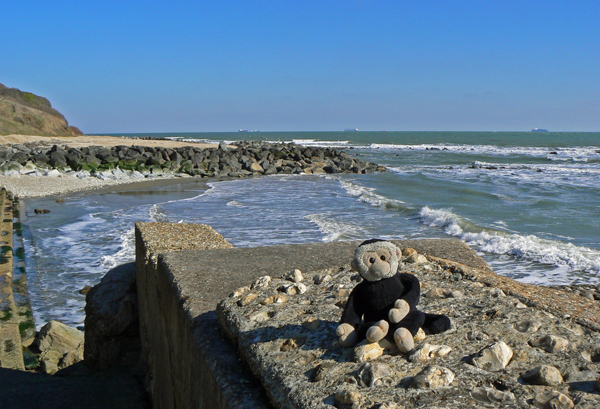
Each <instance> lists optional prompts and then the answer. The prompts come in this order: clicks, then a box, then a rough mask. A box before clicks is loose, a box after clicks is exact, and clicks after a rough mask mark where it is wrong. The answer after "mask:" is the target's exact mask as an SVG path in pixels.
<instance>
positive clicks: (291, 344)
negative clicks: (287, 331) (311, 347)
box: [279, 337, 306, 352]
mask: <svg viewBox="0 0 600 409" xmlns="http://www.w3.org/2000/svg"><path fill="white" fill-rule="evenodd" d="M304 344H306V337H297V338H290V339H286V340H285V341H283V343H282V344H281V347H279V350H280V351H282V352H289V351H293V350H294V349H297V348H300V347H301V346H302V345H304Z"/></svg>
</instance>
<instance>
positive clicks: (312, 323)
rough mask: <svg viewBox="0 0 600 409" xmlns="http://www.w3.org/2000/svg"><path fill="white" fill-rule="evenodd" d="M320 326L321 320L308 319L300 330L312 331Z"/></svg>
mask: <svg viewBox="0 0 600 409" xmlns="http://www.w3.org/2000/svg"><path fill="white" fill-rule="evenodd" d="M320 326H321V320H320V319H318V318H309V319H308V320H306V321H304V322H303V323H302V328H304V329H307V330H309V331H314V330H316V329H317V328H319V327H320Z"/></svg>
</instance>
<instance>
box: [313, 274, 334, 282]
mask: <svg viewBox="0 0 600 409" xmlns="http://www.w3.org/2000/svg"><path fill="white" fill-rule="evenodd" d="M329 280H331V274H327V273H321V274H317V275H316V276H314V277H313V282H314V283H315V284H316V285H319V284H324V283H326V282H328V281H329Z"/></svg>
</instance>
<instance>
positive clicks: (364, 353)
mask: <svg viewBox="0 0 600 409" xmlns="http://www.w3.org/2000/svg"><path fill="white" fill-rule="evenodd" d="M383 352H384V348H383V347H382V346H381V345H379V343H378V342H373V343H368V344H364V345H359V346H358V347H357V348H356V349H355V350H354V361H355V362H367V361H371V360H373V359H376V358H379V357H380V356H381V355H383Z"/></svg>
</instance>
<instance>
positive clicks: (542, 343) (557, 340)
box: [529, 335, 569, 353]
mask: <svg viewBox="0 0 600 409" xmlns="http://www.w3.org/2000/svg"><path fill="white" fill-rule="evenodd" d="M529 345H531V346H532V347H540V348H542V349H543V350H544V351H546V352H551V353H555V352H561V351H564V350H566V349H567V347H568V346H569V340H568V339H566V338H563V337H558V336H556V335H546V336H544V337H541V338H537V339H533V340H531V341H529Z"/></svg>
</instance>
